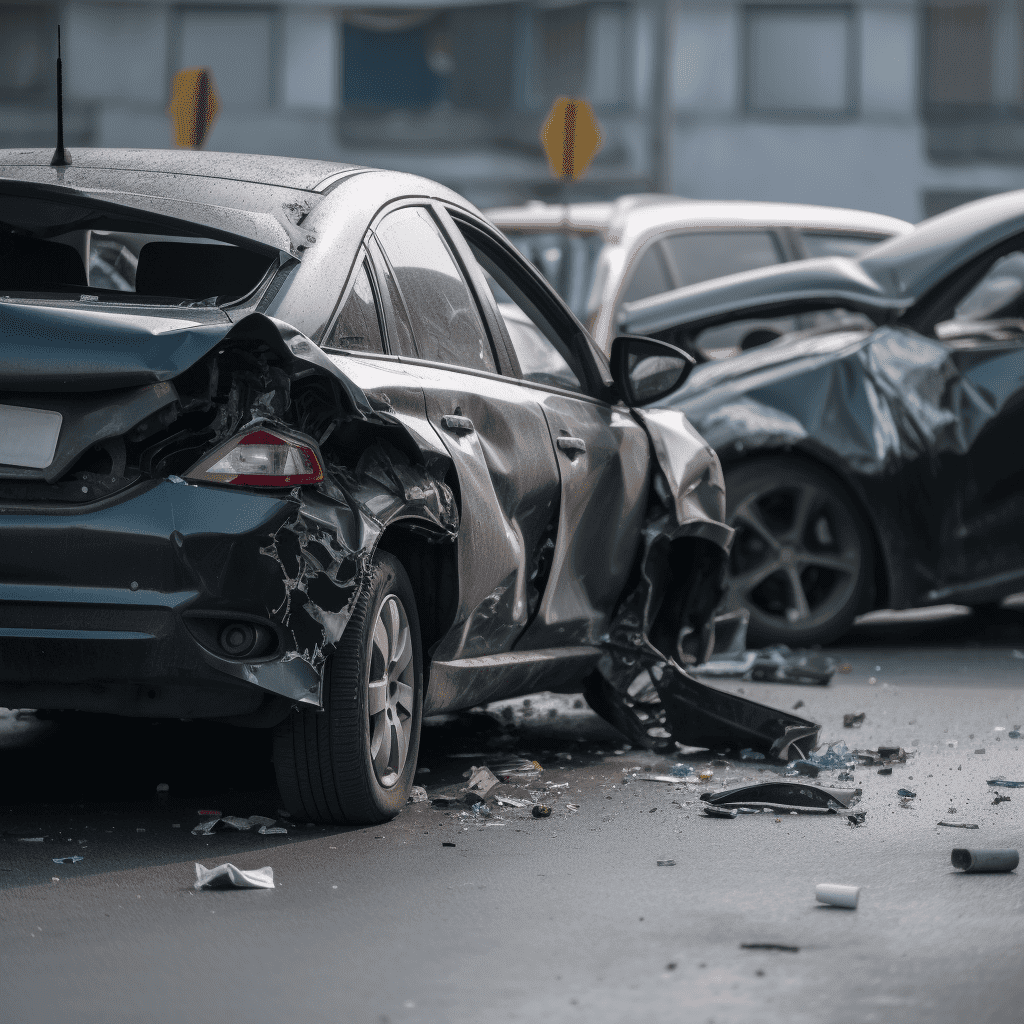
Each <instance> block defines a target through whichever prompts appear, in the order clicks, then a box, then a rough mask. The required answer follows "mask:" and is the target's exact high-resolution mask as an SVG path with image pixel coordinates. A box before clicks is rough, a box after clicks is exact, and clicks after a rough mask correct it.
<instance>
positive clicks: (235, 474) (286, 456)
mask: <svg viewBox="0 0 1024 1024" xmlns="http://www.w3.org/2000/svg"><path fill="white" fill-rule="evenodd" d="M185 476H186V478H187V479H189V480H205V481H206V482H208V483H218V484H239V485H241V486H245V487H295V486H297V485H300V484H318V483H319V482H320V481H321V480H323V478H324V471H323V467H322V466H321V465H320V460H319V459H318V458H317V456H316V452H315V451H313V449H312V448H311V447H310V446H309V445H305V444H302V443H301V442H300V441H296V440H293V439H292V438H288V437H285V436H283V435H281V434H277V433H275V432H274V431H272V430H267V429H266V428H265V427H260V428H258V429H256V430H250V431H248V432H247V433H245V434H241V435H240V436H238V437H234V438H232V439H231V440H230V441H228V443H227V444H225V445H222V446H221V447H220V448H218V449H217V450H216V451H215V452H214V453H213V454H212V455H207V456H206V458H205V459H203V460H202V462H199V463H197V464H196V465H195V466H193V467H192V469H190V470H189V471H188V472H187V473H186V474H185Z"/></svg>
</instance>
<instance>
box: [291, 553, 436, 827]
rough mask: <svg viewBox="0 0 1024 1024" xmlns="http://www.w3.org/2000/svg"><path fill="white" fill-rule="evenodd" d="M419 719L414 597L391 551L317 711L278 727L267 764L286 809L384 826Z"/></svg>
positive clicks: (416, 740)
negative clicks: (270, 765)
mask: <svg viewBox="0 0 1024 1024" xmlns="http://www.w3.org/2000/svg"><path fill="white" fill-rule="evenodd" d="M422 717H423V663H422V654H421V649H420V628H419V619H418V616H417V613H416V599H415V597H414V595H413V592H412V586H411V585H410V583H409V577H408V576H407V575H406V572H405V569H403V568H402V565H401V563H400V562H399V561H398V560H397V559H396V558H394V557H393V556H392V555H390V554H387V553H384V552H382V553H379V554H378V555H377V556H376V557H375V559H374V563H373V569H372V573H371V576H370V580H369V582H368V584H367V586H366V587H365V589H364V590H363V593H362V594H361V595H360V598H359V600H358V601H357V603H356V608H355V611H354V612H353V614H352V617H351V618H350V619H349V622H348V626H347V627H346V629H345V632H344V634H343V635H342V638H341V640H340V641H339V642H338V644H337V645H336V647H335V651H334V654H333V655H332V656H331V658H330V659H329V660H328V663H327V665H326V667H325V671H324V710H323V711H322V712H318V711H313V710H307V709H305V708H304V709H302V710H299V711H296V712H293V713H292V714H291V715H290V716H289V717H288V719H286V720H285V721H284V722H283V723H282V724H281V725H280V726H278V728H277V732H276V734H275V737H274V767H275V770H276V773H277V784H278V788H279V789H280V791H281V799H282V800H283V801H284V805H285V808H286V809H287V810H288V811H289V813H291V814H292V815H293V816H294V817H296V818H299V819H300V820H305V821H322V822H329V823H335V824H342V825H357V824H358V825H371V824H378V823H379V822H383V821H388V820H389V819H391V818H393V817H394V816H395V815H396V814H398V812H399V811H400V810H401V809H402V807H403V806H404V805H405V802H406V800H407V799H408V796H409V790H410V789H411V788H412V782H413V776H414V774H415V772H416V758H417V755H418V753H419V744H420V723H421V720H422Z"/></svg>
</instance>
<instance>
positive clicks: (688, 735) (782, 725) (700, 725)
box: [652, 666, 821, 762]
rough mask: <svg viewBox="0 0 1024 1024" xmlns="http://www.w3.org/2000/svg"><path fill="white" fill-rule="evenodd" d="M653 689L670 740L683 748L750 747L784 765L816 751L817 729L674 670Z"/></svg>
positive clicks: (792, 716) (777, 710) (666, 673)
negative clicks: (658, 697) (661, 708)
mask: <svg viewBox="0 0 1024 1024" xmlns="http://www.w3.org/2000/svg"><path fill="white" fill-rule="evenodd" d="M652 675H656V672H655V673H652ZM655 687H656V688H657V690H658V694H659V696H660V697H661V702H662V705H663V706H664V708H665V716H666V720H667V723H668V728H669V730H670V732H671V733H672V737H673V738H674V739H675V740H677V741H678V742H679V743H684V744H686V745H687V746H691V747H710V748H711V749H712V750H727V749H730V748H734V747H741V748H745V747H749V748H751V749H752V750H758V751H760V752H761V753H764V754H768V755H769V756H771V757H773V758H775V759H776V760H777V761H787V762H788V761H792V760H798V759H803V758H806V757H807V756H808V755H809V754H810V753H811V751H812V750H814V748H815V747H816V746H817V745H818V733H819V732H820V731H821V726H820V725H816V724H815V723H814V722H810V721H808V720H807V719H806V718H800V717H799V716H797V715H792V714H789V712H787V711H781V710H779V709H778V708H772V707H769V706H768V705H767V704H759V703H758V702H757V701H754V700H747V699H746V698H745V697H740V696H739V695H738V694H734V693H728V692H726V691H725V690H717V689H715V687H713V686H708V685H707V684H706V683H700V682H698V681H697V680H696V679H694V678H693V677H692V676H688V675H687V674H686V673H685V672H682V671H680V670H679V669H676V668H675V667H674V666H669V667H667V669H665V670H663V671H662V673H661V679H660V680H657V679H656V680H655Z"/></svg>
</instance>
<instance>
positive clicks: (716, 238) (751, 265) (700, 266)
mask: <svg viewBox="0 0 1024 1024" xmlns="http://www.w3.org/2000/svg"><path fill="white" fill-rule="evenodd" d="M665 244H666V246H667V248H668V253H669V257H670V258H671V260H672V262H673V263H674V264H675V270H676V275H677V278H678V280H679V283H680V285H688V284H698V283H699V282H701V281H710V280H711V279H712V278H715V277H725V276H726V275H728V274H739V273H740V272H741V271H744V270H755V269H756V268H758V267H769V266H771V265H772V264H774V263H781V262H782V253H781V252H780V250H779V245H778V242H777V241H776V240H775V236H774V235H773V234H772V232H770V231H692V232H691V231H687V232H681V233H679V234H675V235H669V236H668V237H667V238H666V239H665Z"/></svg>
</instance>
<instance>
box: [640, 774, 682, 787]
mask: <svg viewBox="0 0 1024 1024" xmlns="http://www.w3.org/2000/svg"><path fill="white" fill-rule="evenodd" d="M632 778H634V779H636V780H637V781H638V782H670V783H672V784H673V785H677V784H678V783H679V777H678V776H677V775H655V774H654V773H653V772H640V773H638V774H636V775H633V776H632Z"/></svg>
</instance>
